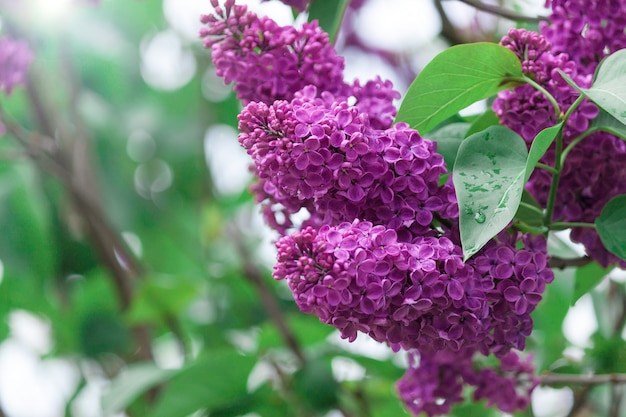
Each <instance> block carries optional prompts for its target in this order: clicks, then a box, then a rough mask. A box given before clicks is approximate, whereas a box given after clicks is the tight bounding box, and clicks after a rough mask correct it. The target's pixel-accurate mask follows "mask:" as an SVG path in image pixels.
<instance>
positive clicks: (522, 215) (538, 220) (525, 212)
mask: <svg viewBox="0 0 626 417" xmlns="http://www.w3.org/2000/svg"><path fill="white" fill-rule="evenodd" d="M521 202H523V203H526V204H527V205H529V206H532V207H535V208H536V209H537V210H533V209H531V208H528V206H526V205H521V204H520V206H519V207H518V209H517V213H515V218H516V219H518V220H520V221H522V222H524V223H525V224H527V225H528V226H534V227H540V226H543V214H542V212H541V210H542V208H541V206H540V205H539V203H538V202H537V200H535V198H534V197H533V196H532V195H531V194H530V193H529V192H527V191H524V192H523V193H522V201H521ZM538 210H539V211H538Z"/></svg>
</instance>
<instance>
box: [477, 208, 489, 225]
mask: <svg viewBox="0 0 626 417" xmlns="http://www.w3.org/2000/svg"><path fill="white" fill-rule="evenodd" d="M474 220H475V221H476V223H478V224H483V223H484V222H485V220H487V216H485V213H483V212H482V211H477V212H476V213H474Z"/></svg>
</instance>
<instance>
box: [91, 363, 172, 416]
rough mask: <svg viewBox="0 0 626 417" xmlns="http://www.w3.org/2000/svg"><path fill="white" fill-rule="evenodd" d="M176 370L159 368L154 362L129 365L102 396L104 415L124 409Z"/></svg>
mask: <svg viewBox="0 0 626 417" xmlns="http://www.w3.org/2000/svg"><path fill="white" fill-rule="evenodd" d="M176 372H178V371H177V370H172V369H161V368H159V367H158V366H156V365H155V364H154V363H151V362H147V363H136V364H132V365H129V366H128V368H127V369H125V370H124V371H123V372H122V373H121V374H119V375H118V376H117V377H115V379H113V381H112V382H111V385H110V386H109V389H108V391H107V392H106V393H105V394H104V395H103V396H102V408H103V411H104V414H105V415H109V414H113V413H119V412H122V411H124V410H125V409H126V408H127V407H128V406H129V405H130V404H132V402H133V401H135V399H136V398H137V397H139V396H140V395H141V394H143V393H144V392H146V391H147V390H149V389H150V388H152V387H154V386H156V385H158V384H160V383H162V382H165V381H167V380H168V379H169V378H171V377H172V375H174V374H176Z"/></svg>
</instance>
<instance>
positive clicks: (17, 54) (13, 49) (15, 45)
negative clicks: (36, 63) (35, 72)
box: [0, 37, 33, 95]
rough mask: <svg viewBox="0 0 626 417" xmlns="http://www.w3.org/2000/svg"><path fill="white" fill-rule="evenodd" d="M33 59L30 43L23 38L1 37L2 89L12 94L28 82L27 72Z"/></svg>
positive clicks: (0, 86)
mask: <svg viewBox="0 0 626 417" xmlns="http://www.w3.org/2000/svg"><path fill="white" fill-rule="evenodd" d="M32 59H33V54H32V52H31V50H30V49H29V47H28V45H27V44H26V43H25V42H24V41H21V40H14V39H11V38H8V37H5V38H0V90H2V91H4V92H5V94H7V95H8V94H11V93H12V92H13V89H14V88H15V87H16V86H17V85H20V84H24V83H25V82H26V72H27V70H28V66H29V65H30V63H31V61H32Z"/></svg>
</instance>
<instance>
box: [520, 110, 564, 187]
mask: <svg viewBox="0 0 626 417" xmlns="http://www.w3.org/2000/svg"><path fill="white" fill-rule="evenodd" d="M562 128H563V122H561V123H559V124H556V125H554V126H552V127H548V128H546V129H543V130H542V131H541V132H539V133H538V134H537V136H535V139H533V144H532V145H531V146H530V151H529V152H528V160H527V161H526V174H525V175H524V184H526V183H527V182H528V179H529V178H530V175H531V174H532V173H533V171H534V170H535V165H537V162H539V160H540V159H541V157H542V156H543V155H544V154H545V153H546V151H547V150H548V148H549V147H550V145H552V142H554V138H556V136H557V135H558V134H559V131H560V130H561V129H562Z"/></svg>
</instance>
